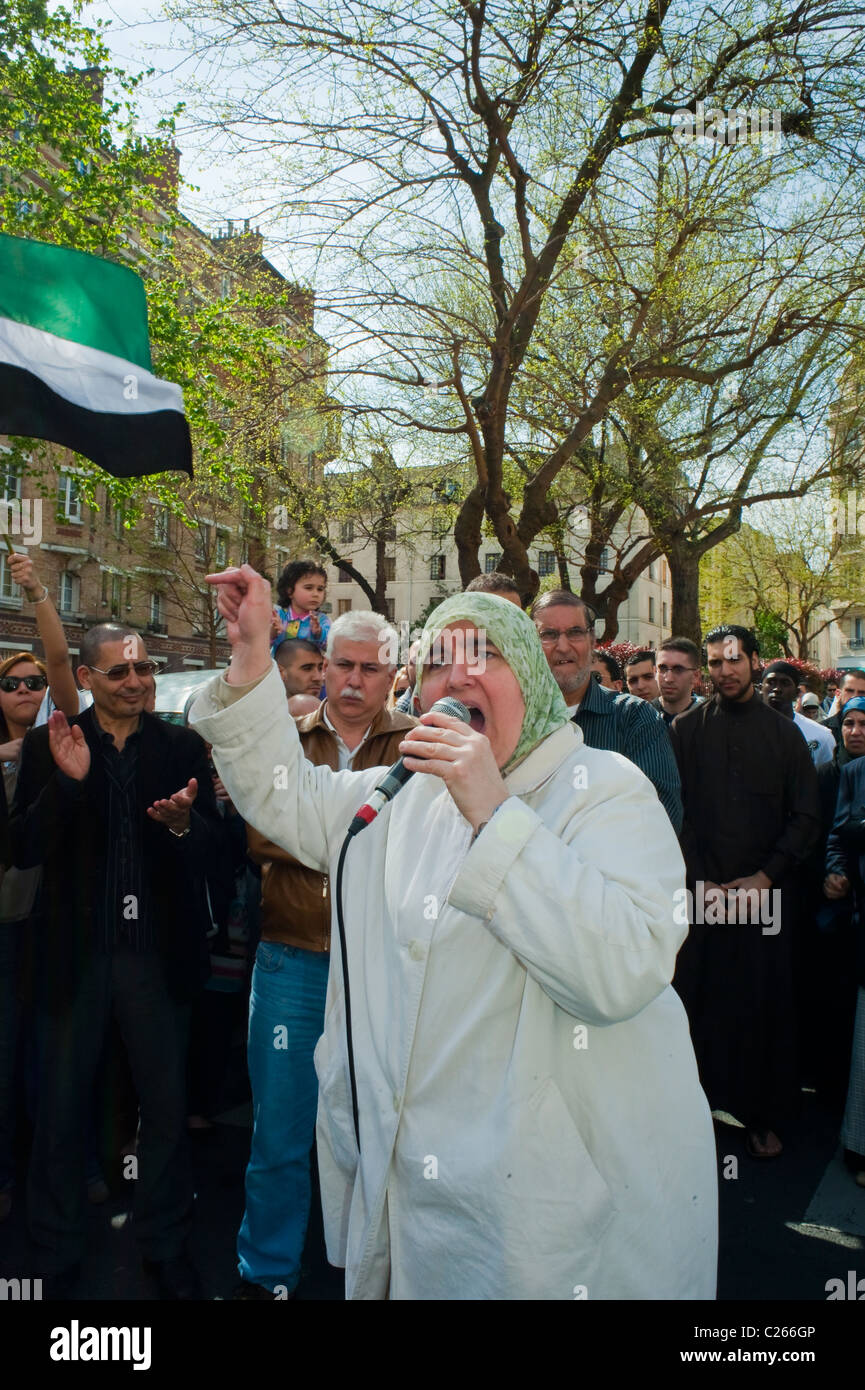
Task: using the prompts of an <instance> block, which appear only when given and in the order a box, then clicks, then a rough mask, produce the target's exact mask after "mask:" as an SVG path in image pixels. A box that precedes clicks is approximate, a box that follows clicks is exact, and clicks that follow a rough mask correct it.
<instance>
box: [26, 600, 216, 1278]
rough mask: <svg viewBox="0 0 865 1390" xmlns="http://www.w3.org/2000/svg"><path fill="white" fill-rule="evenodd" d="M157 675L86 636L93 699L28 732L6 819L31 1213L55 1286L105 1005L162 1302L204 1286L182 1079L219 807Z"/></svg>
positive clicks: (145, 1240) (73, 1253)
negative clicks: (168, 717)
mask: <svg viewBox="0 0 865 1390" xmlns="http://www.w3.org/2000/svg"><path fill="white" fill-rule="evenodd" d="M154 671H155V667H154V664H153V663H152V662H150V661H148V659H147V653H146V651H145V649H144V644H143V643H142V641H141V638H140V637H138V636H137V634H136V633H134V632H132V631H131V630H130V629H128V628H125V627H122V626H120V625H117V624H103V625H101V626H99V627H96V628H92V629H91V630H90V631H89V632H88V633H87V634H86V636H85V638H84V641H83V642H82V646H81V665H80V666H79V668H78V677H79V680H80V682H81V684H82V686H84V688H85V689H90V690H91V691H92V692H93V701H94V702H93V705H92V706H91V708H90V709H87V710H85V711H84V712H83V714H79V715H77V716H76V717H75V718H73V719H72V720H71V721H70V722H69V723H68V724H67V722H66V718H65V716H64V715H63V714H61V713H59V712H56V713H55V714H53V715H52V716H51V719H50V720H49V723H48V725H47V727H45V728H42V729H37V730H34V731H31V733H29V734H28V735H27V737H26V739H25V741H24V745H23V748H22V757H21V770H20V773H19V777H18V785H17V788H16V797H15V805H14V807H13V814H12V821H11V826H10V830H11V836H12V850H13V858H14V862H15V863H16V864H17V865H19V867H22V868H24V867H29V866H31V865H33V864H37V863H41V864H42V866H43V874H42V899H41V903H40V907H39V920H38V924H37V930H36V932H35V933H34V936H35V944H36V960H35V981H36V1003H37V1042H38V1049H39V1084H38V1093H39V1109H38V1115H37V1121H36V1132H35V1136H34V1144H33V1154H32V1159H31V1165H30V1178H29V1189H28V1215H29V1222H30V1229H31V1234H32V1235H33V1238H34V1240H36V1242H37V1243H38V1244H39V1245H41V1246H43V1247H45V1249H46V1251H47V1255H46V1258H45V1272H46V1273H47V1274H48V1275H50V1276H52V1277H53V1281H54V1289H55V1291H56V1292H57V1293H58V1294H60V1295H62V1294H64V1293H68V1292H69V1291H70V1290H71V1288H72V1287H73V1285H74V1282H75V1279H76V1277H77V1273H78V1267H79V1265H80V1261H81V1259H82V1256H83V1254H84V1251H85V1211H86V1208H85V1202H84V1157H85V1141H86V1135H87V1127H88V1120H89V1113H90V1106H91V1101H92V1092H93V1085H94V1077H95V1073H96V1069H97V1066H98V1062H99V1057H100V1054H101V1050H102V1046H103V1042H104V1038H105V1032H106V1028H107V1024H108V1021H109V1017H110V1015H111V1013H113V1014H114V1015H115V1017H116V1019H117V1022H118V1024H119V1027H120V1032H121V1035H122V1037H123V1041H124V1044H125V1047H126V1050H127V1054H128V1057H129V1062H130V1067H131V1070H132V1076H133V1080H134V1083H135V1088H136V1091H137V1093H138V1099H139V1105H140V1112H141V1124H140V1137H139V1143H138V1153H137V1156H136V1164H137V1172H136V1173H135V1174H134V1176H135V1177H136V1179H137V1180H136V1183H135V1201H134V1208H133V1216H134V1230H135V1234H136V1237H137V1239H138V1243H139V1246H140V1248H141V1251H142V1254H143V1256H144V1257H145V1266H146V1267H148V1268H149V1270H150V1272H151V1273H153V1274H154V1275H155V1277H156V1278H157V1280H158V1282H159V1286H160V1291H161V1293H162V1295H163V1297H167V1298H194V1297H197V1296H199V1286H198V1281H197V1276H196V1274H195V1271H194V1270H193V1269H192V1266H191V1265H190V1264H189V1261H188V1259H187V1258H186V1255H185V1245H186V1239H187V1236H188V1233H189V1229H190V1224H191V1214H192V1200H193V1192H192V1181H191V1172H190V1167H189V1159H188V1150H187V1136H186V1105H185V1085H184V1078H185V1068H186V1047H187V1031H188V1023H189V1002H190V1000H191V998H192V997H193V995H194V994H195V992H196V991H197V989H198V988H200V986H201V984H202V983H203V981H204V979H205V978H206V974H207V970H208V965H207V953H206V922H205V920H204V917H203V911H202V909H203V904H204V902H205V897H204V893H203V878H202V875H203V871H204V864H205V855H206V848H207V842H208V837H209V835H210V833H211V827H212V826H214V825H215V824H216V823H217V813H216V802H215V798H214V794H213V787H212V782H211V778H210V775H209V771H208V764H207V754H206V748H205V744H204V741H203V740H202V739H201V738H200V736H199V735H198V734H196V733H195V732H194V731H193V730H190V729H184V728H180V727H178V726H175V725H171V724H167V723H163V722H162V721H161V720H159V719H157V718H156V716H155V715H153V714H149V713H147V712H146V706H147V704H148V702H149V700H150V699H151V697H152V694H153V676H154Z"/></svg>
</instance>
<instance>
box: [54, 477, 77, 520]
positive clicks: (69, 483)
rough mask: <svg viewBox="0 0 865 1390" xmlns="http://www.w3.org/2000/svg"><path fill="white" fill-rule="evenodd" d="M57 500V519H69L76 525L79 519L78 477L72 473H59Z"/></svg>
mask: <svg viewBox="0 0 865 1390" xmlns="http://www.w3.org/2000/svg"><path fill="white" fill-rule="evenodd" d="M57 500H58V512H59V516H58V520H59V521H69V522H72V523H73V524H74V525H77V524H78V523H79V522H80V521H81V496H80V493H79V491H78V479H77V477H76V476H75V474H74V473H61V474H60V487H59V490H58V499H57Z"/></svg>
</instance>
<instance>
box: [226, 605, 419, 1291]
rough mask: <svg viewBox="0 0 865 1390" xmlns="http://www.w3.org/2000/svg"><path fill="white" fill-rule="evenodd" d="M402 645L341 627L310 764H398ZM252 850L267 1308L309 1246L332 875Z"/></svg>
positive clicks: (260, 1238)
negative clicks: (390, 706)
mask: <svg viewBox="0 0 865 1390" xmlns="http://www.w3.org/2000/svg"><path fill="white" fill-rule="evenodd" d="M289 645H290V646H293V647H294V646H298V645H299V644H298V642H297V641H295V642H291V643H287V642H284V643H283V644H282V647H280V648H279V649H278V651H277V656H276V660H277V664H280V653H282V652H284V649H285V647H287V646H289ZM397 646H398V638H397V634H396V631H395V630H394V629H393V628H392V627H391V626H390V625H389V623H388V622H387V619H386V618H383V617H381V616H380V615H379V614H377V613H371V612H364V611H360V610H357V611H354V612H351V613H344V614H343V615H342V617H340V618H337V619H336V621H335V622H334V624H333V626H332V627H331V629H330V632H329V634H328V640H327V660H326V665H325V675H324V680H325V690H326V692H327V699H326V700H323V701H322V703H321V704H320V705H319V706H318V707H317V708H316V709H315V710H314V711H313V712H312V713H311V714H307V715H305V716H304V717H303V718H301V719H299V720H298V721H297V728H298V732H299V734H300V740H301V744H302V746H303V753H304V757H305V758H307V759H308V761H309V762H311V763H314V764H316V766H319V767H329V768H332V769H333V771H334V772H336V771H338V770H339V771H343V770H345V769H347V768H350V769H352V770H354V771H360V770H362V769H365V768H370V767H379V766H389V765H390V764H391V763H395V762H396V760H397V758H398V757H399V755H400V753H399V744H400V740H401V739H404V738H405V736H406V733H407V732H408V730H409V729H411V728H412V727H413V726H414V725H415V724H416V723H417V720H416V719H413V718H411V716H409V715H406V714H401V713H400V712H399V711H397V710H394V711H392V712H388V710H387V709H386V708H385V702H386V700H387V697H388V694H389V692H390V687H391V684H392V683H393V674H394V669H395V664H396V663H395V660H394V659H393V658H395V656H396V651H397ZM286 694H289V689H288V686H287V685H286ZM290 707H291V706H290V705H289V708H290ZM247 842H248V848H249V855H250V858H252V859H254V860H255V861H256V863H258V864H261V865H263V869H262V880H261V889H262V897H261V941H260V943H259V946H258V950H257V952H256V957H255V969H254V972H253V976H252V993H251V997H250V1010H249V1046H248V1050H247V1057H248V1061H249V1075H250V1081H251V1083H252V1096H253V1103H254V1112H255V1125H254V1129H253V1135H252V1149H251V1153H250V1158H249V1165H248V1167H247V1170H246V1210H245V1212H244V1214H243V1222H242V1224H241V1227H240V1233H239V1235H238V1240H237V1254H238V1270H239V1273H240V1283H239V1284H238V1286H237V1288H236V1289H235V1292H234V1297H235V1298H236V1299H241V1300H244V1301H253V1300H254V1301H269V1300H272V1299H288V1298H293V1297H294V1291H295V1289H296V1287H297V1283H298V1279H299V1277H300V1257H301V1254H302V1252H303V1246H304V1241H305V1239H306V1227H307V1221H308V1218H309V1208H310V1198H311V1175H310V1165H309V1156H310V1149H311V1147H312V1140H313V1132H314V1129H315V1112H316V1105H317V1103H318V1083H317V1081H316V1076H315V1070H314V1068H313V1061H312V1054H313V1049H314V1048H315V1044H316V1042H317V1041H318V1039H319V1036H320V1035H321V1032H322V1030H323V1028H324V1000H325V990H326V988H327V974H328V965H329V962H330V889H329V884H328V878H327V875H326V874H322V873H318V872H316V870H315V869H310V868H307V867H306V866H305V865H303V864H300V863H298V861H297V860H296V859H295V858H294V857H293V856H292V855H291V854H289V853H288V851H287V850H284V849H282V848H281V847H280V846H279V845H277V844H274V843H273V841H272V840H269V839H267V838H266V837H265V836H264V835H263V834H261V833H260V831H258V830H256V829H254V828H253V826H252V825H249V826H248V827H247Z"/></svg>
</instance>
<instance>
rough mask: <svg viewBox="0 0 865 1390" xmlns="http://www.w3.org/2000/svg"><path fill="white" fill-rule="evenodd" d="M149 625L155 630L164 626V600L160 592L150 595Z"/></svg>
mask: <svg viewBox="0 0 865 1390" xmlns="http://www.w3.org/2000/svg"><path fill="white" fill-rule="evenodd" d="M150 626H151V627H152V628H154V629H155V630H156V631H159V630H160V629H161V628H163V627H164V626H165V600H164V599H163V597H162V595H161V594H156V593H154V594H151V595H150Z"/></svg>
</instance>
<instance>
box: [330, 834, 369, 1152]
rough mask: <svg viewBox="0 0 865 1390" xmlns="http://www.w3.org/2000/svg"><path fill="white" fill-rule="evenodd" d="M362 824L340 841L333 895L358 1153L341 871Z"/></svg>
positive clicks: (357, 1115) (355, 1082) (358, 1137)
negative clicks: (349, 848)
mask: <svg viewBox="0 0 865 1390" xmlns="http://www.w3.org/2000/svg"><path fill="white" fill-rule="evenodd" d="M362 828H363V827H362V826H360V825H359V826H357V828H355V827H354V826H353V825H352V826H351V827H350V829H349V831H348V834H347V835H346V837H345V839H344V840H343V842H342V848H341V849H340V851H339V860H338V861H337V865H336V885H335V890H334V896H335V897H336V926H337V931H338V932H339V956H340V960H341V961H342V990H343V998H344V1000H345V1037H346V1043H347V1046H348V1080H349V1085H350V1086H351V1114H352V1119H353V1120H354V1137H355V1139H356V1140H357V1151H358V1154H359V1153H360V1116H359V1113H358V1108H357V1079H356V1077H355V1072H354V1047H353V1045H352V1040H351V990H350V989H349V984H348V948H347V946H346V941H345V922H344V921H343V918H342V871H343V869H344V867H345V856H346V854H347V852H348V847H349V845H350V844H351V842H352V840H353V839H354V837H355V835H356V834H357V833H358V831H359V830H361V829H362Z"/></svg>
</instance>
